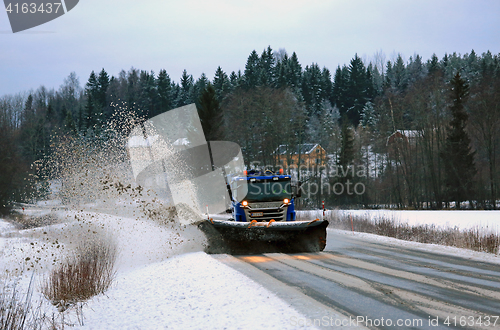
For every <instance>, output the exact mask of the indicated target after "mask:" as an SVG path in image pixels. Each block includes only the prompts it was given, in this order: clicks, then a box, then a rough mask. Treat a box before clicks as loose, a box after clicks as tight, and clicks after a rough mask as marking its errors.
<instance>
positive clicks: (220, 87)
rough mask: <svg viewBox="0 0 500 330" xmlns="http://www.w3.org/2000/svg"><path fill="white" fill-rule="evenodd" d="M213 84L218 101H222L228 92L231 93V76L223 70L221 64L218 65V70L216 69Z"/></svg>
mask: <svg viewBox="0 0 500 330" xmlns="http://www.w3.org/2000/svg"><path fill="white" fill-rule="evenodd" d="M233 73H234V72H233ZM213 86H214V88H215V92H216V94H217V101H219V103H221V102H222V100H223V99H224V97H225V96H226V94H227V93H229V91H230V89H231V82H230V81H229V77H228V76H227V74H226V73H225V72H224V71H223V70H222V68H221V67H220V66H219V67H217V70H215V75H214V82H213Z"/></svg>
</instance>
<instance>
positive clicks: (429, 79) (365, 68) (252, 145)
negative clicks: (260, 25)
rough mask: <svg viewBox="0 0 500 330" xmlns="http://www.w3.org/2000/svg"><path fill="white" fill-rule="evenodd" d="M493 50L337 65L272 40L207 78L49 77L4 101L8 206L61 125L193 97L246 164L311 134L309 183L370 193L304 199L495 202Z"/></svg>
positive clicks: (150, 111)
mask: <svg viewBox="0 0 500 330" xmlns="http://www.w3.org/2000/svg"><path fill="white" fill-rule="evenodd" d="M499 60H500V58H499V55H492V54H491V53H490V52H486V53H484V54H481V55H477V54H476V53H475V52H474V51H471V53H469V54H465V55H460V54H456V53H453V54H450V55H448V54H447V55H445V56H444V57H443V58H442V59H439V58H437V57H436V56H435V55H434V56H432V58H431V59H428V60H426V61H424V60H423V59H422V58H421V57H420V56H419V55H414V56H412V57H410V58H409V59H408V60H405V59H403V57H402V56H401V55H398V56H397V57H396V58H395V59H392V60H388V61H386V59H385V55H384V54H383V53H377V54H376V55H375V56H374V57H373V59H372V60H371V61H363V60H362V59H361V58H360V57H358V56H357V55H355V56H354V58H353V59H352V60H351V61H350V63H349V64H346V65H343V66H339V67H337V68H336V69H335V71H334V72H333V74H332V72H331V71H330V70H329V69H328V68H325V67H323V68H321V67H320V66H319V65H318V64H316V63H312V64H310V65H306V66H305V67H303V66H302V65H301V64H300V62H299V59H298V56H297V54H296V53H292V54H291V55H289V54H288V53H287V52H286V51H285V50H283V49H280V50H278V51H273V50H272V49H271V47H268V48H267V49H265V50H264V51H263V52H262V53H261V54H260V55H259V53H257V52H256V51H252V52H251V54H250V55H249V56H248V58H247V61H246V65H245V69H244V71H243V72H241V71H238V72H234V71H233V72H231V73H229V74H228V73H226V72H225V71H224V70H223V69H222V68H221V67H218V68H217V69H216V71H215V75H214V78H213V79H212V80H209V79H208V78H207V77H206V75H205V74H202V75H201V76H200V77H199V78H197V79H194V77H193V76H192V75H190V74H188V72H187V71H186V70H184V72H183V73H182V76H181V77H180V80H179V82H177V81H174V80H172V79H171V77H170V76H169V74H168V73H167V72H166V71H165V70H161V71H160V72H159V73H158V74H156V73H154V72H148V71H143V70H137V69H134V68H132V69H130V70H129V71H128V72H125V71H121V72H120V73H119V75H118V76H116V77H115V76H109V74H108V73H107V72H106V71H105V70H104V69H102V70H100V71H96V72H94V71H93V72H91V73H90V75H89V78H88V80H87V82H86V83H85V84H84V86H83V87H82V86H81V84H80V82H79V79H78V77H77V76H76V75H75V74H74V73H71V74H70V75H69V76H68V77H67V78H66V79H65V80H64V82H63V84H62V85H61V86H60V88H59V89H58V90H48V89H46V88H45V87H43V86H42V87H40V88H38V89H37V90H35V91H30V92H25V93H19V94H16V95H5V96H3V97H1V98H0V135H1V136H0V148H1V158H0V202H1V204H0V205H6V203H7V201H9V200H12V199H16V200H19V198H20V196H21V188H22V187H23V182H25V177H26V175H27V173H29V171H30V168H31V167H32V164H36V163H37V161H39V160H40V159H42V158H43V157H44V155H47V154H49V153H50V152H51V143H53V141H54V136H56V135H57V136H64V135H70V136H73V137H75V138H81V139H92V138H103V137H104V136H105V132H104V127H106V124H107V123H109V121H111V120H116V118H115V116H116V113H117V112H118V113H120V112H121V113H127V114H132V115H133V116H134V117H136V118H142V119H143V120H144V119H147V118H151V117H154V116H156V115H158V114H160V113H163V112H165V111H168V110H170V109H173V108H176V107H179V106H183V105H186V104H190V103H193V102H195V103H197V106H198V108H199V112H200V117H201V120H202V124H204V125H203V127H204V129H206V128H207V124H206V123H208V122H210V125H209V126H212V127H216V129H214V130H212V131H214V132H216V133H215V134H212V135H211V136H210V139H212V140H215V139H226V140H231V141H234V142H236V143H238V144H239V145H240V146H241V147H242V150H243V153H244V156H245V160H246V162H247V163H248V165H249V166H250V164H251V163H252V164H258V165H260V166H265V165H270V166H279V165H280V162H279V160H278V157H277V154H276V151H277V150H278V147H279V146H280V145H284V146H285V150H286V154H287V157H288V158H289V159H290V158H291V157H292V156H293V154H294V152H295V151H296V150H300V148H298V146H300V145H302V144H304V143H314V144H316V143H317V144H319V145H321V146H322V147H323V148H324V149H325V151H326V155H328V162H327V167H326V168H324V167H323V168H320V169H318V168H315V169H314V168H310V169H306V170H304V171H303V173H300V175H301V180H303V181H304V182H307V183H315V184H316V185H320V186H321V185H325V184H329V185H330V186H333V185H334V184H335V183H337V182H338V183H342V184H345V183H346V180H349V179H350V180H353V181H355V182H360V183H362V184H363V186H364V187H365V190H364V192H363V194H351V195H350V194H347V192H344V193H342V194H337V193H332V191H331V190H330V191H328V192H325V191H323V193H321V192H320V193H316V194H314V196H310V197H306V198H304V203H305V206H308V207H317V206H318V205H319V203H320V201H321V200H326V202H327V205H329V206H339V205H353V206H354V205H356V206H359V205H363V206H367V207H369V206H381V205H391V206H397V207H412V208H442V207H446V206H450V205H451V204H450V203H451V202H458V205H460V202H463V201H469V203H468V204H469V206H471V207H481V208H494V207H495V206H496V205H495V201H496V200H497V199H498V184H499V169H498V166H497V164H498V161H499V159H498V157H499V154H500V152H499V144H498V142H499V139H500V133H499V130H498V127H500V113H499V112H500V110H499V106H498V104H499V102H498V101H499V100H498V99H499V92H500V61H499ZM459 87H460V88H461V90H462V92H463V93H461V94H457V93H456V91H457V88H459ZM203 109H204V110H203ZM202 110H203V111H202ZM207 116H208V117H207ZM397 132H400V133H398V134H396V133H397ZM457 154H458V155H459V156H456V155H457ZM458 162H462V163H458ZM339 166H340V167H341V168H348V167H349V166H357V167H358V168H359V167H360V166H364V167H365V168H366V173H367V175H366V176H361V175H358V176H357V177H348V178H347V177H343V178H339V176H338V175H331V174H332V168H338V167H339Z"/></svg>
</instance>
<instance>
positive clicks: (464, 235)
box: [299, 211, 500, 254]
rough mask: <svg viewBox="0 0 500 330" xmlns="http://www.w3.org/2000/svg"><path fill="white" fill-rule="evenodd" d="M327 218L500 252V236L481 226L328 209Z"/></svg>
mask: <svg viewBox="0 0 500 330" xmlns="http://www.w3.org/2000/svg"><path fill="white" fill-rule="evenodd" d="M299 213H300V218H301V219H309V218H313V217H314V216H316V217H317V215H318V214H317V211H303V212H299ZM326 219H327V220H328V221H329V222H330V225H329V226H330V227H331V228H337V229H343V230H354V231H357V232H363V233H371V234H376V235H382V236H388V237H394V238H397V239H402V240H406V241H414V242H420V243H427V244H440V245H447V246H455V247H459V248H466V249H470V250H474V251H482V252H488V253H494V254H498V253H499V252H500V236H499V235H498V234H495V233H492V232H485V231H483V230H481V229H480V228H479V227H476V228H471V229H466V230H460V229H459V228H458V227H453V228H451V227H450V228H440V227H437V226H435V225H418V226H411V225H409V224H408V223H401V222H399V221H397V220H396V219H391V218H386V217H381V218H375V219H370V217H369V216H368V215H363V216H352V223H351V217H350V215H348V214H342V213H340V212H335V211H328V212H327V213H326Z"/></svg>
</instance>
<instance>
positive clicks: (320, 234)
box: [200, 170, 328, 254]
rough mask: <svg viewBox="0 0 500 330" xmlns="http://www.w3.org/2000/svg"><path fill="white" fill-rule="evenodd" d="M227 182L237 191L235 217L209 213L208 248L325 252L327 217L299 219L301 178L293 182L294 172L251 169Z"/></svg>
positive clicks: (232, 191) (233, 204) (212, 250)
mask: <svg viewBox="0 0 500 330" xmlns="http://www.w3.org/2000/svg"><path fill="white" fill-rule="evenodd" d="M227 181H228V182H227V186H228V190H229V195H230V196H232V201H231V208H230V210H228V211H229V212H230V213H231V217H230V218H229V219H228V220H216V219H213V218H209V219H208V220H206V221H204V222H202V223H201V224H200V228H201V229H202V230H203V231H204V232H205V233H206V234H207V235H206V236H207V239H208V242H207V249H206V251H207V252H208V253H231V254H255V253H272V252H281V253H299V252H318V251H323V249H324V248H325V246H326V227H327V226H328V222H327V221H326V220H321V219H312V220H308V221H298V220H296V211H295V201H296V199H297V198H298V197H300V183H298V184H297V185H296V186H292V179H291V176H290V175H284V174H283V172H282V170H281V171H280V172H277V173H275V172H271V171H264V172H261V171H254V170H252V171H245V175H243V176H233V177H229V178H227ZM245 182H246V184H243V183H245ZM243 188H244V189H243Z"/></svg>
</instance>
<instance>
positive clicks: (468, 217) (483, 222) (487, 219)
mask: <svg viewBox="0 0 500 330" xmlns="http://www.w3.org/2000/svg"><path fill="white" fill-rule="evenodd" d="M302 212H309V211H302ZM326 212H327V214H326V217H327V219H328V217H330V216H332V215H331V213H332V212H334V213H335V212H338V213H339V214H341V215H350V214H352V216H353V217H356V216H359V217H368V218H370V219H377V218H385V219H391V220H395V221H397V222H400V223H408V224H410V225H435V226H437V227H441V228H448V227H451V228H454V227H458V228H459V229H471V228H478V229H481V230H484V231H490V232H494V233H500V211H474V210H470V211H469V210H467V211H465V210H462V211H458V210H457V211H454V210H450V211H442V210H441V211H430V210H421V211H407V210H402V211H400V210H328V211H326ZM313 213H314V214H312V215H311V216H313V217H318V218H319V217H321V211H313Z"/></svg>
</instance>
